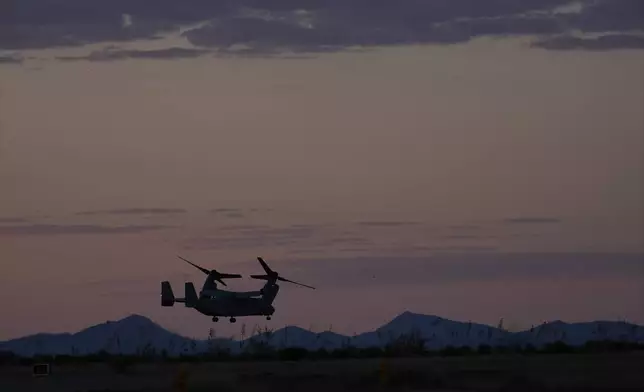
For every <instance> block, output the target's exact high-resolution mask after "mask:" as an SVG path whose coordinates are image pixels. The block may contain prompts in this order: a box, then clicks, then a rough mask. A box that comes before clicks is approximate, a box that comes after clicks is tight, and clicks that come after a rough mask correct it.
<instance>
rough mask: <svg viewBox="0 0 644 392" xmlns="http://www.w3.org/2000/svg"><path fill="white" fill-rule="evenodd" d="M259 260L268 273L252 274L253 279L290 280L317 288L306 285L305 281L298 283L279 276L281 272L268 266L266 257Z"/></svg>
mask: <svg viewBox="0 0 644 392" xmlns="http://www.w3.org/2000/svg"><path fill="white" fill-rule="evenodd" d="M257 260H258V261H259V263H260V264H261V265H262V268H264V271H266V275H251V276H250V277H251V278H253V279H261V280H273V281H275V280H280V281H282V282H289V283H293V284H297V285H300V286H304V287H308V288H310V289H314V290H315V287H312V286H308V285H305V284H303V283H298V282H295V281H293V280H289V279H286V278H282V277H281V276H279V274H278V273H277V272H275V271H273V270H272V269H270V267H269V266H268V264H266V262H265V261H264V259H262V258H261V257H258V258H257Z"/></svg>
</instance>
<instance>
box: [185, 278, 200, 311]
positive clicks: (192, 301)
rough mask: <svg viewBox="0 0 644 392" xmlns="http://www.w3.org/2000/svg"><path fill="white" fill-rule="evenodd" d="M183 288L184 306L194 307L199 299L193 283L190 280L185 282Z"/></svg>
mask: <svg viewBox="0 0 644 392" xmlns="http://www.w3.org/2000/svg"><path fill="white" fill-rule="evenodd" d="M185 290H186V306H187V307H189V308H193V307H195V306H196V305H197V302H198V301H199V297H197V290H195V285H194V284H192V282H186V284H185Z"/></svg>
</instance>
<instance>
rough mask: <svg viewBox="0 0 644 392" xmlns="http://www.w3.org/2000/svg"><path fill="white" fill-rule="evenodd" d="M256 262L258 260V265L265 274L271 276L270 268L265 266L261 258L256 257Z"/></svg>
mask: <svg viewBox="0 0 644 392" xmlns="http://www.w3.org/2000/svg"><path fill="white" fill-rule="evenodd" d="M257 260H258V261H259V263H260V264H261V265H262V268H264V271H266V274H267V275H270V274H272V273H273V270H272V269H270V268H269V267H268V264H266V262H265V261H264V259H262V258H261V257H258V258H257Z"/></svg>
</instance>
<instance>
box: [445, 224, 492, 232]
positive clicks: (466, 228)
mask: <svg viewBox="0 0 644 392" xmlns="http://www.w3.org/2000/svg"><path fill="white" fill-rule="evenodd" d="M447 228H448V229H450V230H454V231H470V230H481V229H482V228H483V227H482V226H480V225H451V226H448V227H447Z"/></svg>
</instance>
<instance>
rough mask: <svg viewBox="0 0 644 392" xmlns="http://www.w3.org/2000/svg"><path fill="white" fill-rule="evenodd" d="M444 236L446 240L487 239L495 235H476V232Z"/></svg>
mask: <svg viewBox="0 0 644 392" xmlns="http://www.w3.org/2000/svg"><path fill="white" fill-rule="evenodd" d="M442 238H443V239H446V240H487V239H493V238H495V237H494V236H484V235H476V234H450V235H445V236H443V237H442Z"/></svg>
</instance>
